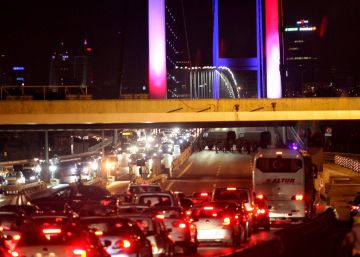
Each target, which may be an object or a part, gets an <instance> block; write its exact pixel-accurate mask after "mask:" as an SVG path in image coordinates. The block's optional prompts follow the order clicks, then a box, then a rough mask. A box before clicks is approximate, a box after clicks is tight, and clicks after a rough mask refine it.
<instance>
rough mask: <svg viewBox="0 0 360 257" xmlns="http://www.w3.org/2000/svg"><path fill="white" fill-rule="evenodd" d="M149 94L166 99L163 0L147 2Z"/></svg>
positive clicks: (151, 96) (152, 96)
mask: <svg viewBox="0 0 360 257" xmlns="http://www.w3.org/2000/svg"><path fill="white" fill-rule="evenodd" d="M148 5H149V8H148V9H149V93H150V98H166V38H165V0H149V2H148Z"/></svg>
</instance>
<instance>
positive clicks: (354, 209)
mask: <svg viewBox="0 0 360 257" xmlns="http://www.w3.org/2000/svg"><path fill="white" fill-rule="evenodd" d="M359 209H360V206H357V205H353V206H351V210H352V211H357V210H359Z"/></svg>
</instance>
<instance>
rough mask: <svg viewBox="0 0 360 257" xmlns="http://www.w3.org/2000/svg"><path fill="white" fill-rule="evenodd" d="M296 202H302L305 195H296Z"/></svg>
mask: <svg viewBox="0 0 360 257" xmlns="http://www.w3.org/2000/svg"><path fill="white" fill-rule="evenodd" d="M295 200H296V201H302V200H304V196H303V195H295Z"/></svg>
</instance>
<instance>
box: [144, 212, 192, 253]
mask: <svg viewBox="0 0 360 257" xmlns="http://www.w3.org/2000/svg"><path fill="white" fill-rule="evenodd" d="M145 212H147V213H152V214H153V215H155V216H156V217H158V218H161V219H163V220H164V224H165V227H166V229H168V230H169V231H170V232H169V233H170V237H171V239H172V240H173V242H174V243H175V252H176V253H179V252H180V253H183V254H185V255H191V254H195V253H196V252H197V248H198V241H197V229H196V226H195V224H193V223H192V222H191V221H190V220H189V219H187V216H186V214H185V212H184V210H183V209H182V208H180V207H162V206H160V207H153V208H149V209H147V210H145Z"/></svg>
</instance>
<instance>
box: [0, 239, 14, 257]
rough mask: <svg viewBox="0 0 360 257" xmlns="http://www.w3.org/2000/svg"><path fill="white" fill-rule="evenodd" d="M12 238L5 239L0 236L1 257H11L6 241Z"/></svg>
mask: <svg viewBox="0 0 360 257" xmlns="http://www.w3.org/2000/svg"><path fill="white" fill-rule="evenodd" d="M11 239H12V238H10V239H9V238H7V237H6V236H4V235H0V256H1V257H13V256H12V255H11V249H10V248H9V246H8V244H7V241H8V240H11Z"/></svg>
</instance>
